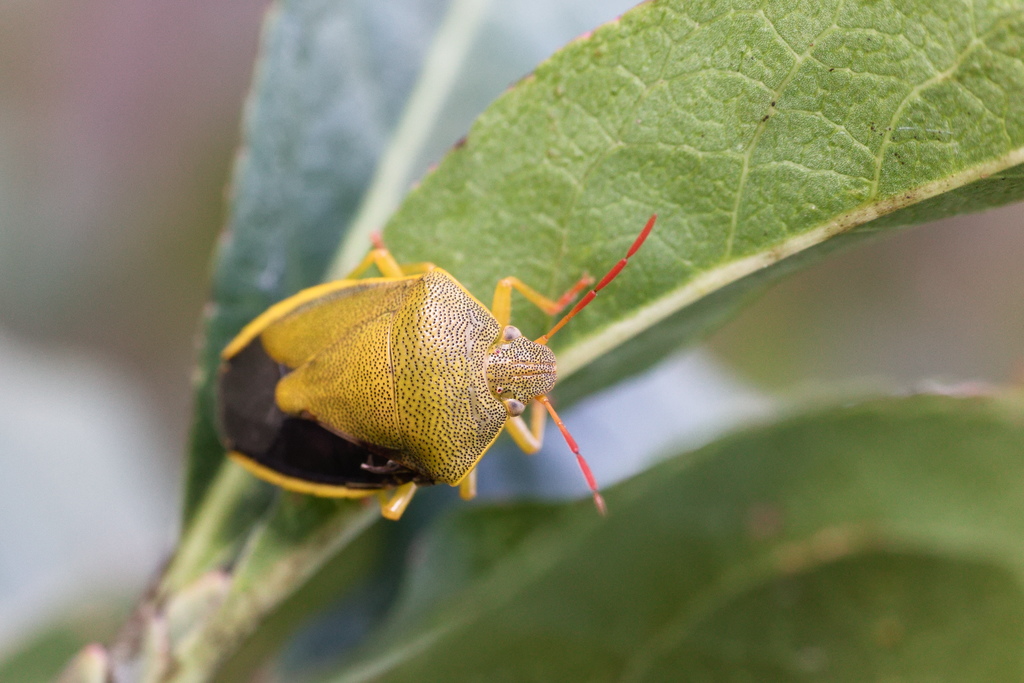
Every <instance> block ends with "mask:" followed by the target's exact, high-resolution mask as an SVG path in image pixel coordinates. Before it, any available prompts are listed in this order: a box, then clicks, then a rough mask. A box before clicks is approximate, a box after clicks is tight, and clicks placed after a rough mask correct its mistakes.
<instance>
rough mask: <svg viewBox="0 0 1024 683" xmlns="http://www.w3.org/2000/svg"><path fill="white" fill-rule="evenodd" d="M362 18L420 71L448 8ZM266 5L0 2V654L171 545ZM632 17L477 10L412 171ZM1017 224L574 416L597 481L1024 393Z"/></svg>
mask: <svg viewBox="0 0 1024 683" xmlns="http://www.w3.org/2000/svg"><path fill="white" fill-rule="evenodd" d="M359 6H360V7H362V8H363V10H362V12H363V14H365V15H366V16H363V17H362V18H361V19H362V20H363V21H365V22H367V24H370V25H387V26H388V31H389V34H388V39H389V40H392V41H395V42H396V43H398V44H401V45H404V46H405V47H406V50H407V51H406V52H405V53H403V55H404V57H405V58H406V59H407V61H406V62H405V63H403V64H398V65H397V66H395V67H394V68H391V69H386V68H384V69H378V70H377V71H376V72H375V73H374V78H377V79H409V78H410V77H414V76H415V73H416V70H417V68H418V65H417V63H416V62H415V58H416V56H417V55H421V54H422V52H423V50H424V49H425V47H426V45H427V44H428V43H429V41H430V39H431V35H432V31H433V29H434V28H435V26H436V24H437V22H438V20H439V17H440V15H441V13H442V12H443V10H444V8H445V3H443V2H440V1H439V0H431V1H426V0H420V1H413V0H404V1H403V2H395V3H388V5H387V6H386V7H384V6H381V7H377V6H375V5H374V4H373V3H362V4H360V5H359ZM265 9H266V3H263V2H242V1H239V0H223V1H222V2H218V3H213V4H210V5H202V4H188V3H175V2H171V1H170V0H147V1H138V0H137V1H135V2H129V1H128V0H93V1H92V2H88V3H87V2H81V1H77V0H72V1H70V2H56V1H54V0H44V1H40V0H37V1H35V2H29V1H27V0H13V1H11V2H6V3H3V4H0V473H2V475H0V656H2V654H3V653H4V652H7V651H10V650H11V649H12V648H15V647H16V645H17V643H18V641H20V640H21V639H22V638H23V637H25V636H26V635H29V634H30V633H31V632H32V631H33V630H34V629H36V628H39V627H42V626H43V625H45V624H46V623H47V622H48V621H49V620H50V619H51V618H52V617H53V616H54V615H56V614H59V613H62V612H64V611H65V610H67V609H69V608H72V607H75V608H76V609H80V610H85V612H86V613H87V614H88V613H89V612H88V610H89V609H90V606H89V602H90V600H93V601H94V602H96V603H102V602H106V601H107V600H108V597H109V596H111V595H114V596H120V597H123V598H128V599H130V598H131V596H133V595H134V594H135V593H137V592H138V591H139V590H141V589H142V587H143V585H144V583H145V581H146V579H147V578H148V577H149V576H150V575H152V573H153V572H155V571H156V569H157V567H158V566H159V563H160V561H161V559H162V558H163V557H164V556H165V554H166V553H167V552H168V551H169V549H170V548H171V547H172V544H173V540H174V537H175V533H176V524H177V504H178V500H177V499H178V495H179V490H180V482H181V476H182V463H183V457H184V452H185V442H186V436H187V431H188V427H189V422H190V419H191V395H190V394H191V388H190V373H191V371H192V370H191V369H192V362H193V355H194V349H195V335H196V330H197V329H198V321H199V316H200V312H201V309H202V306H203V303H204V300H205V297H206V291H207V286H208V282H207V280H208V270H207V269H208V264H209V262H210V254H211V250H212V248H213V246H214V244H215V242H216V239H217V234H218V231H219V230H220V227H221V225H222V224H223V222H224V219H225V206H224V200H223V197H224V190H225V187H226V186H227V183H228V175H229V171H230V166H231V163H232V160H233V157H234V153H235V148H236V145H237V141H238V128H239V120H240V117H241V111H242V106H243V102H244V97H245V93H246V91H247V89H248V85H249V81H250V78H251V76H252V65H253V61H254V59H255V57H256V50H257V43H258V38H259V26H260V21H261V17H262V14H263V12H264V10H265ZM626 9H628V3H620V2H610V1H608V0H603V1H602V2H584V1H583V0H566V1H563V2H559V1H557V0H552V1H548V2H538V1H531V2H523V3H517V4H516V6H515V7H505V6H499V5H497V4H493V5H492V6H491V8H490V10H489V14H488V18H487V20H486V27H485V29H484V30H483V32H482V34H481V38H480V40H479V41H478V42H479V45H478V46H476V47H475V48H474V58H473V59H471V60H470V63H471V65H472V71H471V72H469V73H467V74H466V75H465V77H464V78H463V79H462V80H461V81H460V84H459V86H458V88H457V90H456V94H455V95H454V96H453V98H452V101H451V102H450V103H449V109H448V110H447V113H448V115H447V116H446V117H445V119H446V127H447V128H448V129H449V130H448V131H447V137H444V136H439V138H438V139H437V140H436V141H435V143H434V145H435V146H434V148H433V149H431V150H429V152H430V153H429V154H428V155H427V156H428V158H425V159H424V160H423V165H425V164H428V163H430V162H431V161H432V160H436V159H437V158H438V157H439V155H440V154H441V153H442V152H443V150H444V149H445V148H447V146H449V145H450V144H452V143H454V141H455V140H456V139H457V138H458V137H459V136H460V135H461V134H462V132H464V131H465V129H466V128H467V127H468V125H469V122H470V121H471V120H472V118H473V116H474V115H475V114H476V113H477V112H479V111H480V110H481V109H482V108H483V107H484V106H485V105H486V104H487V102H489V101H490V100H491V99H492V98H493V97H495V96H496V95H497V94H499V93H500V92H501V91H502V89H504V88H505V87H506V86H507V85H508V84H509V83H510V82H512V81H513V80H514V79H515V78H517V77H519V76H521V75H522V74H524V73H526V72H527V71H528V70H529V69H530V68H531V65H533V64H535V63H536V62H538V61H540V60H541V59H543V58H544V56H546V55H547V54H549V53H550V52H551V51H553V50H554V49H556V48H557V47H558V46H559V45H562V44H564V43H565V42H567V41H568V40H570V39H571V38H572V37H573V36H575V35H577V34H578V33H580V32H582V31H584V30H586V29H588V28H590V27H593V26H594V25H596V24H598V23H600V22H602V21H606V20H608V19H611V18H612V17H614V16H615V15H616V14H618V13H620V12H622V11H624V10H626ZM353 35H354V36H356V37H357V38H359V39H362V40H373V39H374V34H373V33H367V34H363V35H361V36H360V35H359V34H358V32H354V34H353ZM353 54H358V51H355V52H354V53H353ZM345 57H347V56H339V59H343V58H345ZM362 67H365V65H360V64H358V63H353V64H352V66H351V68H353V69H359V68H362ZM362 96H365V93H360V92H354V93H353V94H352V97H353V98H354V99H353V106H358V105H359V103H360V99H359V98H360V97H362ZM386 114H387V116H386V118H387V119H388V120H394V119H396V118H397V115H398V114H397V112H394V111H393V112H386ZM368 134H369V133H368ZM385 134H386V131H385ZM338 163H339V164H343V163H345V160H344V159H339V160H338ZM1022 221H1024V210H1022V208H1021V206H1019V205H1018V206H1012V207H1008V208H1004V209H1000V210H997V211H991V212H988V213H986V214H982V215H977V216H968V217H961V218H955V219H950V220H946V221H943V222H941V223H938V224H933V225H929V226H924V227H921V228H917V229H913V230H908V231H904V232H902V233H900V234H898V235H896V236H895V237H889V238H887V239H883V240H880V241H876V242H874V243H871V244H869V245H867V246H864V247H861V248H859V249H857V250H856V251H851V252H847V253H842V254H839V255H837V256H833V257H832V258H830V259H828V260H826V261H825V262H823V263H821V264H819V265H818V266H816V267H813V268H811V269H809V270H807V271H804V272H802V273H800V274H798V275H797V276H795V277H792V278H790V279H789V280H787V281H785V282H783V283H782V284H781V285H779V286H777V287H776V288H775V289H773V290H772V291H771V292H769V293H768V294H767V295H766V296H765V297H763V298H762V299H760V300H759V301H758V302H757V303H755V304H754V305H753V306H751V307H749V308H748V309H747V310H746V311H745V312H744V313H743V314H742V315H741V316H740V317H739V318H737V319H736V320H734V321H733V322H731V323H730V324H729V325H728V326H727V327H725V328H724V329H722V330H721V331H719V332H718V333H716V334H715V335H714V337H713V338H711V339H710V340H709V341H708V343H707V345H706V348H704V349H700V350H697V351H695V352H689V353H687V354H685V355H682V356H679V357H677V358H674V359H671V360H669V361H668V362H667V363H665V364H663V365H662V366H661V367H660V368H658V369H656V370H655V371H654V372H652V373H649V374H648V375H646V376H644V377H642V378H640V379H638V380H634V381H631V382H630V383H629V385H628V386H627V387H625V388H622V389H620V390H619V391H613V392H610V393H608V394H605V395H602V396H599V397H596V398H594V399H591V400H589V401H587V402H585V403H583V404H581V405H579V406H577V407H576V408H575V409H574V410H572V411H570V412H569V414H568V415H567V416H566V420H567V422H569V423H570V424H572V425H573V429H574V432H576V434H577V437H578V439H579V440H580V442H581V443H584V444H589V445H591V448H590V452H591V456H590V459H591V462H592V463H593V465H594V468H595V471H597V472H600V473H602V476H601V478H602V481H603V483H605V484H609V483H611V482H612V481H613V480H615V479H618V478H621V477H623V476H626V475H628V474H629V473H631V472H633V471H635V470H636V469H638V468H640V467H642V466H643V464H644V463H643V462H630V463H624V462H621V461H618V460H616V459H615V457H614V456H615V453H616V451H617V450H618V449H617V448H616V443H622V442H629V443H631V444H637V443H639V444H641V445H642V448H640V449H637V450H641V451H643V452H646V453H648V454H649V455H648V456H647V460H646V462H649V461H650V460H651V459H653V458H655V457H656V454H657V453H658V451H659V450H660V449H661V448H662V447H663V446H664V445H666V444H667V443H669V442H672V443H678V442H679V440H680V439H683V440H684V441H685V440H689V442H690V443H693V444H697V443H700V442H702V441H704V440H707V439H708V438H710V437H711V436H713V435H714V434H716V433H718V432H720V431H722V430H724V429H727V428H729V427H730V426H733V425H736V424H738V423H742V422H744V421H747V420H751V419H756V418H757V417H759V416H763V415H765V414H766V413H767V412H769V411H771V410H772V407H773V406H776V405H779V404H781V403H784V402H786V401H790V400H801V399H806V398H807V397H809V396H817V395H820V394H823V393H826V392H827V393H828V394H830V395H835V394H836V393H837V391H857V390H861V389H864V388H871V389H883V390H888V391H907V390H911V389H919V388H931V387H934V386H953V385H957V384H960V383H973V382H991V383H997V384H1005V383H1010V382H1013V383H1019V382H1021V381H1024V345H1022V343H1021V340H1022V339H1024V309H1022V307H1021V305H1020V302H1021V300H1022V299H1024V269H1022V268H1021V267H1020V264H1021V263H1022V262H1024V231H1022V230H1021V227H1022V225H1021V224H1022ZM837 387H838V389H837ZM680 413H683V414H686V415H687V416H688V418H687V419H686V420H683V421H682V423H680V421H679V420H678V419H677V418H673V417H672V416H673V415H678V414H680ZM506 450H507V449H506ZM490 460H491V459H489V460H488V463H489V461H490ZM493 460H494V461H495V462H494V463H493V464H488V467H490V468H491V470H492V471H493V472H494V473H496V475H501V474H502V473H505V474H507V475H508V476H507V477H506V478H505V479H504V480H502V479H501V478H500V476H497V477H496V479H495V481H498V480H501V481H506V484H505V485H504V486H502V485H498V484H490V485H489V484H487V479H486V477H487V471H486V470H485V471H484V473H483V476H484V480H483V481H482V482H481V483H482V485H483V490H484V492H485V493H487V492H488V491H489V492H490V494H491V495H511V494H512V493H514V492H516V491H520V492H524V491H525V492H530V493H536V494H540V495H553V496H557V495H564V494H565V493H566V491H567V490H572V491H575V485H576V484H577V483H578V482H576V477H577V476H578V475H577V473H576V472H575V465H574V464H573V463H572V462H571V461H570V460H569V459H565V460H564V461H563V460H559V459H556V458H554V457H552V458H547V459H535V460H533V461H531V462H530V463H529V464H527V463H525V462H524V460H523V459H521V458H519V457H518V456H517V455H516V454H514V453H511V452H506V451H502V452H501V453H500V454H498V455H497V456H496V457H495V458H493ZM516 472H520V473H521V472H527V474H526V475H522V474H519V475H517V474H516ZM561 481H571V482H572V487H570V488H568V489H566V488H565V487H561V486H560V483H559V482H561ZM517 482H518V483H517ZM85 623H86V624H88V626H87V627H83V628H87V629H95V628H96V624H95V623H94V621H91V620H88V619H87V620H86V621H85ZM92 635H93V634H92V633H91V632H90V633H89V634H88V637H92Z"/></svg>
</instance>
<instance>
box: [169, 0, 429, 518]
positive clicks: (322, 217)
mask: <svg viewBox="0 0 1024 683" xmlns="http://www.w3.org/2000/svg"><path fill="white" fill-rule="evenodd" d="M372 8H373V3H372V2H368V1H366V0H363V1H359V0H348V1H345V2H335V1H334V0H308V1H303V2H299V1H297V0H288V1H282V2H278V3H277V4H275V5H274V7H273V9H272V10H271V11H270V12H269V13H268V15H267V19H266V22H265V25H264V29H263V38H262V43H261V56H260V59H259V62H258V63H257V71H256V76H255V81H254V84H253V88H252V92H251V94H250V96H249V101H248V103H247V106H246V115H245V121H244V122H243V128H244V131H243V134H244V141H243V148H242V150H241V151H240V152H239V155H238V159H237V161H236V163H235V169H234V177H233V180H232V188H231V191H230V203H231V217H230V220H229V222H228V226H227V231H226V233H225V237H224V239H223V240H222V241H221V244H220V247H219V249H218V252H217V255H216V267H215V270H214V277H213V292H212V296H211V305H210V307H209V308H208V309H207V312H206V321H205V330H204V333H205V339H204V343H203V348H202V354H201V357H200V360H199V369H200V373H201V374H200V376H199V379H198V388H197V406H196V424H195V426H194V428H193V434H192V442H193V443H192V452H191V457H190V459H189V471H188V480H187V483H186V490H185V511H184V514H185V520H186V522H189V521H190V520H191V519H192V516H193V514H194V513H195V510H196V507H197V506H198V505H199V503H200V501H201V500H202V497H203V495H204V494H205V492H206V490H207V488H208V487H209V485H210V483H211V482H212V481H213V480H214V478H215V476H216V473H217V471H218V469H219V468H220V466H221V464H222V463H223V462H224V457H223V455H224V451H223V449H222V448H221V446H220V442H219V440H218V438H217V431H216V425H215V420H214V415H215V395H214V394H215V387H214V380H215V378H216V371H217V367H218V365H219V363H220V358H219V354H220V351H221V349H223V348H224V346H225V345H226V344H227V342H228V341H229V340H230V339H231V338H232V337H234V336H235V334H237V333H238V331H239V330H240V329H241V328H242V326H243V325H245V323H247V322H249V321H250V320H251V319H253V318H254V317H256V316H257V315H259V314H260V313H261V312H262V311H263V310H264V309H266V308H267V307H269V306H270V305H271V304H273V303H274V302H276V301H279V300H281V299H283V298H285V297H286V296H289V295H290V294H293V293H295V292H296V291H298V290H300V289H302V288H304V287H309V286H311V285H314V284H316V283H317V282H320V281H321V280H322V279H323V276H324V271H325V269H326V268H327V265H328V263H329V262H330V259H331V254H332V253H333V251H334V249H335V248H336V246H337V245H338V243H339V242H340V240H341V237H342V233H343V230H344V228H345V226H346V225H347V224H348V223H349V221H351V220H352V217H353V215H354V214H355V212H356V211H357V209H358V207H359V203H360V201H361V197H362V195H363V193H364V192H365V191H366V189H367V187H368V185H369V182H370V179H371V178H372V174H373V168H374V164H375V163H376V162H377V159H378V157H379V155H380V154H381V152H382V149H383V146H384V144H385V143H386V141H387V138H388V135H389V134H390V131H391V129H392V128H393V126H394V125H395V124H396V119H397V115H398V113H399V112H400V111H401V103H402V102H403V101H404V99H405V98H406V97H407V96H408V93H409V92H410V90H411V89H412V86H413V81H414V79H415V77H416V73H417V65H418V63H419V61H420V59H421V55H422V52H423V50H424V48H425V47H426V45H425V44H423V43H420V42H417V41H415V40H409V39H408V38H407V36H406V32H407V31H408V28H409V27H408V25H407V22H408V24H411V25H413V26H416V27H418V28H420V29H422V27H423V26H427V27H431V26H433V25H434V24H436V23H437V21H438V19H439V16H438V12H437V10H436V9H435V8H434V7H432V6H431V3H420V5H416V4H410V5H409V6H408V7H407V8H406V9H407V15H406V16H404V17H402V18H401V19H398V18H395V17H390V16H388V15H386V14H384V13H380V12H374V11H371V10H372ZM368 33H371V34H372V35H373V40H363V39H362V37H363V36H365V35H366V34H368Z"/></svg>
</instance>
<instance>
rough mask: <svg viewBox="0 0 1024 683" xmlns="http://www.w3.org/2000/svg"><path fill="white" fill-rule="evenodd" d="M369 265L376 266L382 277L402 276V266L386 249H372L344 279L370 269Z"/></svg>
mask: <svg viewBox="0 0 1024 683" xmlns="http://www.w3.org/2000/svg"><path fill="white" fill-rule="evenodd" d="M370 266H377V269H378V270H379V271H380V272H381V275H383V276H384V277H402V275H404V273H403V272H402V267H401V266H400V265H398V261H396V260H395V257H394V256H392V255H391V252H390V251H388V250H387V249H374V250H373V251H371V252H370V253H369V254H367V255H366V258H364V259H363V260H362V261H361V262H360V263H359V265H358V266H356V267H355V268H354V269H353V270H352V272H351V273H349V274H348V275H346V276H345V279H346V280H354V279H356V278H357V277H359V276H360V275H362V274H363V273H365V272H366V271H368V270H369V269H370Z"/></svg>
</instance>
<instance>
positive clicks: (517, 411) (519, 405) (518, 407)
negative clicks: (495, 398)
mask: <svg viewBox="0 0 1024 683" xmlns="http://www.w3.org/2000/svg"><path fill="white" fill-rule="evenodd" d="M505 407H506V408H508V414H509V415H511V416H512V417H518V416H519V415H522V414H523V411H524V410H526V406H525V405H524V404H523V402H522V401H517V400H516V399H514V398H508V399H505Z"/></svg>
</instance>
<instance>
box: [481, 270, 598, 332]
mask: <svg viewBox="0 0 1024 683" xmlns="http://www.w3.org/2000/svg"><path fill="white" fill-rule="evenodd" d="M593 282H594V279H593V278H592V277H590V276H589V275H584V276H583V277H581V278H580V279H579V280H578V281H577V282H576V284H575V285H573V286H572V287H571V288H570V289H569V291H567V292H566V293H565V294H563V295H562V296H561V297H559V298H558V299H557V300H555V299H549V298H547V297H546V296H544V295H543V294H541V293H540V292H538V291H537V290H536V289H534V288H533V287H530V286H529V285H527V284H526V283H524V282H523V281H522V280H520V279H519V278H517V277H514V276H513V277H506V278H502V279H501V280H499V281H498V286H497V287H495V289H494V302H493V303H492V304H491V313H493V314H494V317H495V318H497V319H498V325H500V326H501V328H502V329H505V326H506V325H508V324H509V321H510V320H511V319H512V290H513V289H516V290H518V291H519V293H520V294H522V295H523V296H525V297H526V300H527V301H529V302H530V303H531V304H533V305H534V306H536V307H537V308H539V309H540V310H542V311H544V312H545V313H547V314H548V315H555V314H556V313H558V312H559V311H561V310H562V309H563V308H565V307H566V306H568V305H569V304H571V303H572V302H573V300H574V299H575V298H576V297H577V296H578V295H579V293H580V292H581V291H583V289H584V288H586V287H587V286H588V285H590V284H592V283H593Z"/></svg>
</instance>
